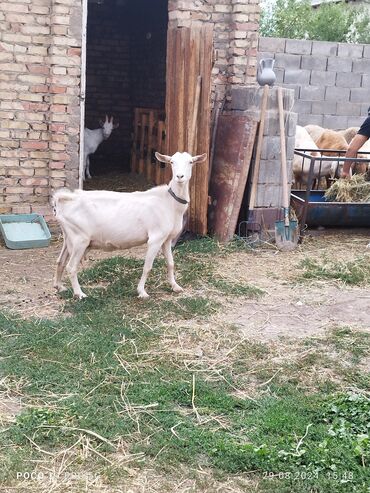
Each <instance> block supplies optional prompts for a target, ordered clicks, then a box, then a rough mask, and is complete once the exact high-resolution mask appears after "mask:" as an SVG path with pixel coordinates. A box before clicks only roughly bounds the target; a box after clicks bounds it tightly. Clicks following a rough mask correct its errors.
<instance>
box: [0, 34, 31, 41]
mask: <svg viewBox="0 0 370 493" xmlns="http://www.w3.org/2000/svg"><path fill="white" fill-rule="evenodd" d="M2 39H3V41H8V42H9V43H26V44H30V43H31V41H32V38H31V36H26V35H24V34H20V33H16V34H13V33H4V34H3V35H2Z"/></svg>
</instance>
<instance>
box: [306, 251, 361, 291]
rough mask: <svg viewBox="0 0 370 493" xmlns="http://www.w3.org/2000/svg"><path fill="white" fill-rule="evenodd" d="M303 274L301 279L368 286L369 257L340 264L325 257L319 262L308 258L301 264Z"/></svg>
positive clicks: (359, 257)
mask: <svg viewBox="0 0 370 493" xmlns="http://www.w3.org/2000/svg"><path fill="white" fill-rule="evenodd" d="M300 267H301V268H303V274H302V275H301V276H300V278H303V279H316V280H334V281H341V282H342V283H344V284H348V285H353V286H354V285H367V284H369V283H370V258H369V255H362V256H358V257H357V258H356V259H354V260H351V261H347V262H340V261H335V260H332V259H329V258H327V257H323V258H322V259H319V260H314V259H311V258H306V259H304V260H303V261H302V262H301V263H300Z"/></svg>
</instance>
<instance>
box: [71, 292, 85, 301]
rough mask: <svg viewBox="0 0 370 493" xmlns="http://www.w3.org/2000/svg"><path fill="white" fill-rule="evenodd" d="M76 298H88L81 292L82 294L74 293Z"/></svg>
mask: <svg viewBox="0 0 370 493" xmlns="http://www.w3.org/2000/svg"><path fill="white" fill-rule="evenodd" d="M73 296H75V298H78V299H79V300H83V299H84V298H87V294H85V293H83V292H82V291H81V293H74V295H73Z"/></svg>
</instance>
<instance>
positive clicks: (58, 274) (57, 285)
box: [53, 239, 69, 293]
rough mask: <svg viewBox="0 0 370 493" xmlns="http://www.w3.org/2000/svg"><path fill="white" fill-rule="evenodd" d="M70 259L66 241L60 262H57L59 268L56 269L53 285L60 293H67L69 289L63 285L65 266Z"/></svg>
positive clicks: (59, 258) (64, 241)
mask: <svg viewBox="0 0 370 493" xmlns="http://www.w3.org/2000/svg"><path fill="white" fill-rule="evenodd" d="M68 258H69V252H68V248H67V242H66V240H65V239H64V240H63V246H62V250H61V252H60V255H59V257H58V260H57V267H56V269H55V275H54V283H53V285H54V288H55V289H56V290H57V291H58V292H60V293H61V292H62V291H66V289H67V288H66V287H65V286H64V284H63V283H62V275H63V272H64V269H65V266H66V264H67V260H68Z"/></svg>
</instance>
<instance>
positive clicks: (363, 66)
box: [353, 58, 370, 74]
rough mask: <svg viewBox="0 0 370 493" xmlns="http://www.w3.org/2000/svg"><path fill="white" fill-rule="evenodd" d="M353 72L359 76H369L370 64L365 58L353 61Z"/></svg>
mask: <svg viewBox="0 0 370 493" xmlns="http://www.w3.org/2000/svg"><path fill="white" fill-rule="evenodd" d="M353 72H355V73H360V74H370V63H369V60H367V59H366V58H364V59H362V60H353Z"/></svg>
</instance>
